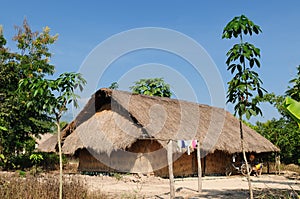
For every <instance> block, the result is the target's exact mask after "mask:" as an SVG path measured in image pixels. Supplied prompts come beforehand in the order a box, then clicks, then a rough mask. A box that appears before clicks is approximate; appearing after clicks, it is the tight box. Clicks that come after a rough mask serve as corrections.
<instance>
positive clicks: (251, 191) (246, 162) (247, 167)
mask: <svg viewBox="0 0 300 199" xmlns="http://www.w3.org/2000/svg"><path fill="white" fill-rule="evenodd" d="M239 120H240V134H241V146H242V152H243V157H244V161H245V164H246V169H247V181H248V186H249V196H250V199H253V190H252V184H251V178H250V169H249V165H248V161H247V157H246V152H245V147H244V134H243V122H242V117H241V116H240V118H239Z"/></svg>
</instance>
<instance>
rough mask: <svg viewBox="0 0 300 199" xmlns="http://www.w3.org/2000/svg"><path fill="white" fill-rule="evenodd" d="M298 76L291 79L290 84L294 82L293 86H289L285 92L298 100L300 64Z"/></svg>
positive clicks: (299, 98) (299, 93)
mask: <svg viewBox="0 0 300 199" xmlns="http://www.w3.org/2000/svg"><path fill="white" fill-rule="evenodd" d="M297 70H298V72H297V76H296V77H295V78H293V79H291V80H290V81H289V83H290V84H293V86H292V87H290V86H289V87H288V90H287V91H286V92H285V94H286V96H290V97H291V98H292V99H294V100H296V101H298V102H299V101H300V66H298V67H297Z"/></svg>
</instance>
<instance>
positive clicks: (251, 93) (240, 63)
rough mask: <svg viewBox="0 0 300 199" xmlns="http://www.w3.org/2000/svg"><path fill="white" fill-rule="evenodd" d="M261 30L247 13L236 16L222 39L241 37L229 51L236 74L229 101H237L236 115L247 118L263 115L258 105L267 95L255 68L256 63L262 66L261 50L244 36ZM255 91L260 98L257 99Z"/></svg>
mask: <svg viewBox="0 0 300 199" xmlns="http://www.w3.org/2000/svg"><path fill="white" fill-rule="evenodd" d="M260 32H261V29H260V27H259V26H258V25H255V24H254V23H253V22H252V21H251V20H249V19H248V18H247V17H246V16H244V15H241V16H239V17H235V18H233V20H232V21H230V22H229V23H228V24H227V25H226V27H225V28H224V30H223V35H222V38H226V39H231V38H232V37H234V38H237V37H239V38H240V43H238V44H235V45H234V46H233V47H232V48H231V49H230V50H229V51H228V52H227V54H226V55H227V60H226V64H227V66H228V67H227V70H228V71H230V72H231V74H233V75H234V77H233V79H232V80H231V81H229V82H228V92H227V98H228V100H227V102H230V103H233V104H236V105H235V107H234V110H235V114H236V113H238V115H239V116H242V115H246V118H247V119H250V117H251V116H253V115H254V116H255V115H257V114H262V112H261V110H260V108H259V107H258V104H259V102H260V100H259V99H260V98H262V97H263V93H264V92H266V91H265V89H263V88H262V87H261V84H262V81H261V79H260V78H259V75H258V73H257V72H255V71H254V70H253V68H254V67H255V66H257V67H258V68H259V67H260V62H259V60H258V58H259V57H260V49H258V48H256V47H255V46H254V45H252V44H250V43H248V42H244V41H243V36H244V35H247V34H249V35H252V34H253V33H255V34H259V33H260ZM255 93H256V94H257V95H258V96H259V98H254V97H255Z"/></svg>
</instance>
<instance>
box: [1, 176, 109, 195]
mask: <svg viewBox="0 0 300 199" xmlns="http://www.w3.org/2000/svg"><path fill="white" fill-rule="evenodd" d="M58 187H59V182H58V176H54V175H40V176H39V177H33V176H31V175H28V174H27V175H26V176H24V175H23V176H20V175H19V174H12V173H7V174H1V175H0V198H1V199H29V198H30V199H44V198H45V199H49V198H50V199H51V198H57V197H58V194H59V190H58ZM63 198H64V199H68V198H70V199H77V198H78V199H82V198H86V199H89V198H93V199H94V198H95V199H104V198H107V197H106V195H104V194H101V193H95V192H94V193H89V192H88V188H87V187H86V185H85V182H84V181H83V180H79V179H78V178H77V179H76V178H74V177H72V176H69V177H68V178H65V179H64V183H63Z"/></svg>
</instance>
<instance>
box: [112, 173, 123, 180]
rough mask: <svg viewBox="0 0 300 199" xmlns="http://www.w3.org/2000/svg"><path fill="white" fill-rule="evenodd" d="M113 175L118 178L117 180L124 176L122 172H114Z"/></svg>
mask: <svg viewBox="0 0 300 199" xmlns="http://www.w3.org/2000/svg"><path fill="white" fill-rule="evenodd" d="M112 176H113V177H114V178H116V180H117V181H120V180H122V178H123V176H122V175H121V174H120V173H112Z"/></svg>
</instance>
